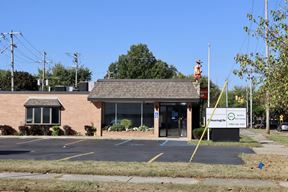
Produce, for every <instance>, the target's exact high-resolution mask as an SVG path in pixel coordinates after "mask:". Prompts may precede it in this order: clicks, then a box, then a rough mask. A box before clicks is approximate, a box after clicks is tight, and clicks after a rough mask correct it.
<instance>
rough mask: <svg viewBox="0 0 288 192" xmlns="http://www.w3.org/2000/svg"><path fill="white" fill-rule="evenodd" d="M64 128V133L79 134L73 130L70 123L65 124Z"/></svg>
mask: <svg viewBox="0 0 288 192" xmlns="http://www.w3.org/2000/svg"><path fill="white" fill-rule="evenodd" d="M63 130H64V135H76V134H77V132H76V131H75V130H73V129H72V127H70V126H69V125H64V126H63Z"/></svg>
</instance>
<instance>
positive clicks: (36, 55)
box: [16, 36, 42, 59]
mask: <svg viewBox="0 0 288 192" xmlns="http://www.w3.org/2000/svg"><path fill="white" fill-rule="evenodd" d="M16 39H17V40H18V42H19V43H20V44H21V45H22V46H23V47H24V48H25V49H26V50H27V51H29V52H30V53H31V54H32V55H34V56H35V57H36V58H37V59H40V58H41V56H42V54H40V55H39V53H38V54H35V53H34V52H33V51H31V49H30V48H28V47H27V46H26V45H25V44H24V43H23V42H22V41H21V40H20V38H18V37H17V36H16Z"/></svg>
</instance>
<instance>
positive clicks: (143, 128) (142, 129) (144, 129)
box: [138, 125, 149, 132]
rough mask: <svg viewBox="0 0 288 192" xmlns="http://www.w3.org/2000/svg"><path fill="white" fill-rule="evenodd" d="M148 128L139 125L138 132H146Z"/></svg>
mask: <svg viewBox="0 0 288 192" xmlns="http://www.w3.org/2000/svg"><path fill="white" fill-rule="evenodd" d="M148 129H149V127H147V126H146V125H141V126H140V127H138V131H143V132H144V131H148Z"/></svg>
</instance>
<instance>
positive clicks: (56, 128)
mask: <svg viewBox="0 0 288 192" xmlns="http://www.w3.org/2000/svg"><path fill="white" fill-rule="evenodd" d="M63 134H64V132H63V130H62V129H60V126H58V125H55V126H53V127H52V136H59V135H63Z"/></svg>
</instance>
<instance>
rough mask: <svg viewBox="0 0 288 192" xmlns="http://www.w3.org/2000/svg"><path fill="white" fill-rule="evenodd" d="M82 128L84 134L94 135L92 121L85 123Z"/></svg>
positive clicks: (94, 129)
mask: <svg viewBox="0 0 288 192" xmlns="http://www.w3.org/2000/svg"><path fill="white" fill-rule="evenodd" d="M84 129H85V131H86V133H85V135H86V136H94V134H95V132H96V131H97V129H96V127H95V126H94V124H93V123H91V125H85V126H84Z"/></svg>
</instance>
